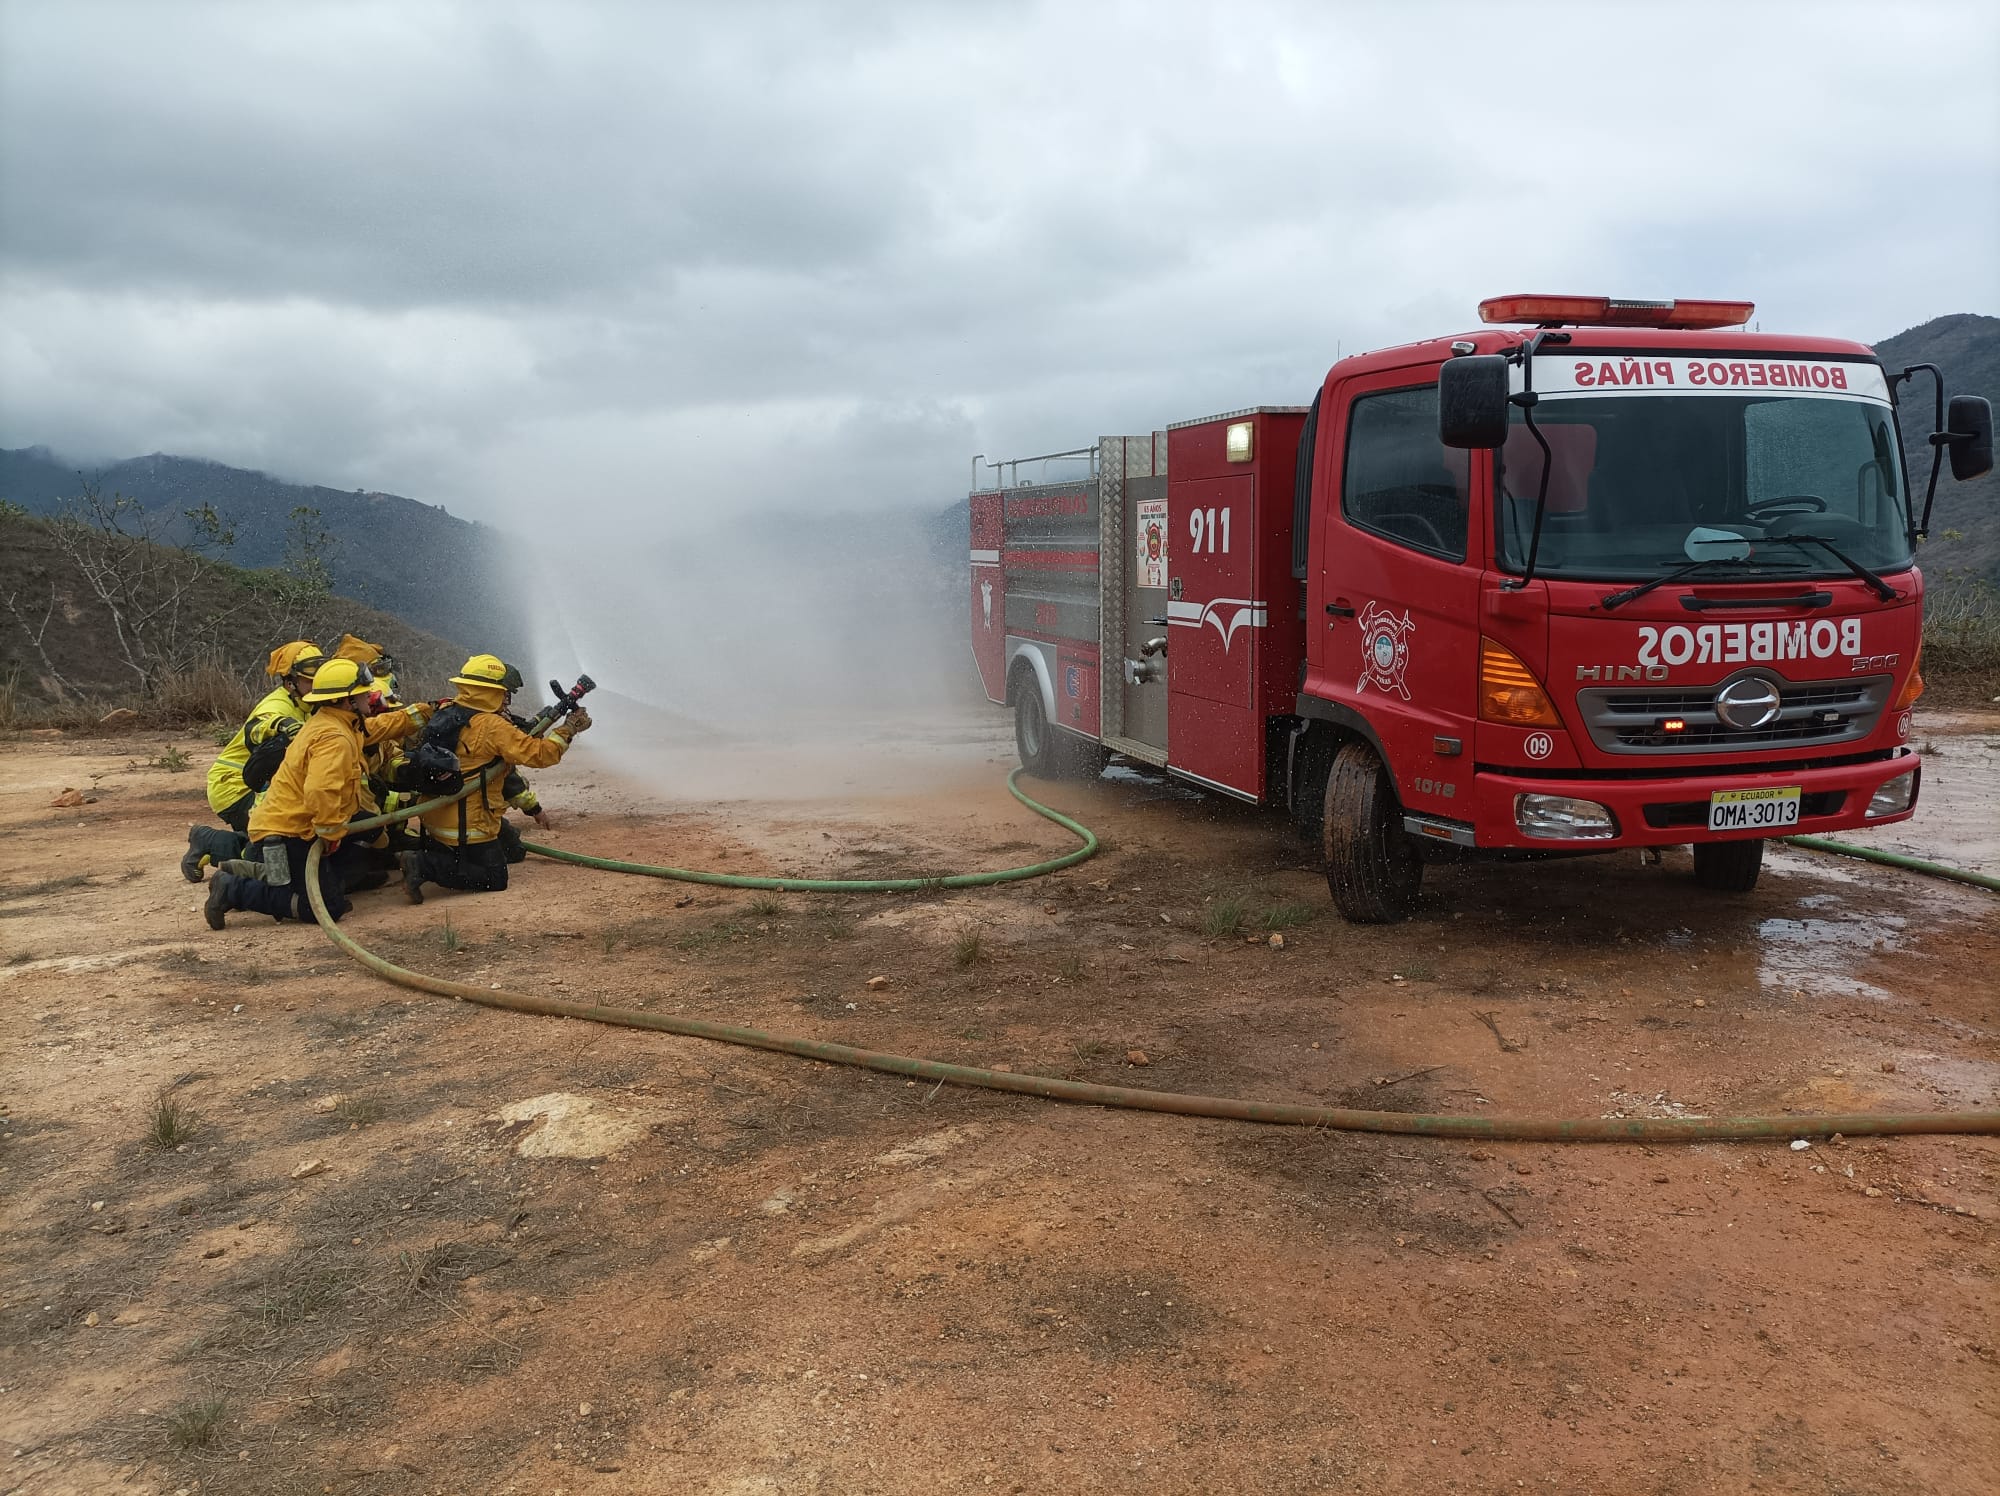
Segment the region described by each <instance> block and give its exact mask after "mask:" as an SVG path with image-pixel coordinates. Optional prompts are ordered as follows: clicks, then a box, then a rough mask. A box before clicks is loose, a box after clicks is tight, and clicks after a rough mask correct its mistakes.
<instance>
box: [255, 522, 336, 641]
mask: <svg viewBox="0 0 2000 1496" xmlns="http://www.w3.org/2000/svg"><path fill="white" fill-rule="evenodd" d="M337 544H339V537H338V536H336V535H335V534H334V533H333V532H332V531H331V530H329V529H327V528H326V527H325V526H324V525H323V524H321V523H320V513H319V511H318V510H317V509H314V508H312V507H311V506H310V505H305V504H301V505H299V506H298V507H297V508H296V509H294V510H293V511H292V512H291V515H290V517H289V518H288V520H287V521H286V524H285V549H284V559H283V560H282V561H280V562H279V564H278V566H277V567H276V569H275V570H274V571H273V572H272V573H271V577H272V582H271V584H270V597H271V604H272V610H273V612H274V613H275V615H276V617H275V620H274V621H275V623H276V632H277V633H278V634H280V635H283V636H285V637H288V638H298V637H300V636H301V635H303V634H305V633H306V632H307V631H308V630H309V629H310V628H311V627H312V626H313V625H314V624H316V623H317V622H318V621H319V619H320V617H321V615H322V614H324V613H325V611H326V605H327V603H328V601H329V600H330V599H331V598H332V597H333V570H332V567H331V566H330V565H329V564H328V558H329V557H330V556H331V555H332V553H333V548H334V547H335V546H336V545H337Z"/></svg>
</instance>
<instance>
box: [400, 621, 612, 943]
mask: <svg viewBox="0 0 2000 1496" xmlns="http://www.w3.org/2000/svg"><path fill="white" fill-rule="evenodd" d="M451 683H452V684H453V685H455V686H457V687H458V688H459V689H458V695H457V696H455V697H454V698H453V699H452V701H451V703H450V704H449V705H448V706H442V707H440V708H438V710H437V712H436V713H435V714H434V715H433V716H432V717H431V720H430V722H429V724H428V725H427V726H426V727H425V728H424V735H423V738H422V740H421V741H420V742H419V743H418V745H417V748H416V749H415V751H414V753H413V755H412V756H413V757H415V756H417V755H421V754H424V753H425V752H426V751H427V750H428V751H432V752H435V751H438V750H444V751H448V752H451V753H454V754H456V756H457V761H458V768H459V772H460V773H461V774H462V775H463V776H464V778H465V779H466V780H467V781H471V780H477V781H478V783H479V788H477V789H476V790H474V791H473V792H472V793H471V794H470V795H467V796H466V797H465V798H464V799H462V800H460V801H459V802H458V803H457V804H456V805H446V806H441V807H439V808H438V809H436V810H429V811H425V812H424V817H423V823H422V829H421V830H420V831H419V833H418V837H419V840H418V843H417V850H416V851H414V852H405V853H404V854H403V856H402V863H403V890H404V892H405V893H407V894H408V895H409V899H410V902H411V903H413V904H421V903H422V902H423V901H424V892H423V886H424V884H426V883H436V884H438V885H439V886H440V887H444V888H459V889H465V890H467V891H468V892H487V891H491V890H495V889H501V888H505V887H506V886H507V856H506V852H505V849H504V848H503V847H502V845H501V843H500V824H501V817H502V816H503V815H505V814H506V810H507V795H506V788H505V784H506V779H507V775H508V771H509V770H510V769H513V768H527V769H546V768H548V767H549V766H550V765H551V764H555V763H559V762H561V760H562V756H563V754H564V753H565V752H566V751H567V750H568V748H569V744H570V740H571V739H572V738H574V737H575V736H576V735H577V734H578V733H580V732H583V731H585V730H586V729H588V728H589V726H590V714H589V713H588V712H586V711H584V710H582V709H581V708H578V709H577V710H575V711H573V712H571V713H570V714H569V716H568V717H567V718H565V719H564V720H563V721H562V722H561V723H560V724H558V725H557V726H556V727H554V728H552V729H550V731H549V733H548V735H547V736H546V737H539V738H538V737H533V736H531V735H530V734H528V733H526V732H523V731H522V730H521V729H520V728H518V727H516V726H515V725H514V724H513V723H512V722H511V721H509V720H508V717H507V704H508V702H509V701H511V700H512V699H513V695H514V692H515V691H516V690H517V689H519V687H520V685H521V672H520V671H518V670H516V669H514V668H513V666H511V665H509V664H507V663H506V662H505V661H504V660H502V659H501V658H500V657H499V656H498V655H490V654H486V655H474V656H473V657H472V658H471V659H469V660H467V661H466V662H465V668H464V669H463V670H461V671H460V672H459V673H458V674H457V675H454V676H453V677H452V678H451Z"/></svg>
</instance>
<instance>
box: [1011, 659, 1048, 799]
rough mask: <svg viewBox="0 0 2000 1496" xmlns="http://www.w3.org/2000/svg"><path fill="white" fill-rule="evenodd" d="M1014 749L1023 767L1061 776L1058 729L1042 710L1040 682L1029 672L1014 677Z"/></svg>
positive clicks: (1041, 776)
mask: <svg viewBox="0 0 2000 1496" xmlns="http://www.w3.org/2000/svg"><path fill="white" fill-rule="evenodd" d="M1014 751H1015V752H1016V753H1018V754H1020V755H1021V767H1022V768H1024V769H1026V770H1027V771H1028V772H1029V773H1030V774H1033V775H1034V776H1035V777H1036V778H1038V779H1054V778H1057V777H1058V773H1057V748H1056V730H1055V729H1054V728H1053V727H1051V726H1049V714H1048V713H1047V712H1045V711H1043V710H1042V691H1041V687H1040V685H1039V684H1038V683H1037V682H1036V680H1035V677H1034V676H1033V675H1032V674H1029V673H1027V672H1025V671H1024V672H1023V673H1022V674H1020V675H1018V676H1016V677H1015V678H1014Z"/></svg>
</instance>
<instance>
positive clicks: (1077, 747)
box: [1014, 671, 1107, 779]
mask: <svg viewBox="0 0 2000 1496" xmlns="http://www.w3.org/2000/svg"><path fill="white" fill-rule="evenodd" d="M1014 749H1015V751H1016V752H1017V753H1019V754H1020V755H1021V767H1022V768H1024V769H1026V770H1027V771H1028V772H1029V773H1030V774H1033V775H1034V776H1035V777H1036V778H1037V779H1095V778H1096V777H1097V776H1098V775H1099V774H1102V773H1103V772H1104V762H1105V758H1106V756H1107V755H1106V752H1105V748H1104V745H1103V744H1102V743H1100V742H1097V741H1096V740H1095V739H1093V738H1085V737H1078V736H1077V735H1076V734H1075V733H1072V732H1061V731H1059V730H1057V729H1056V728H1055V727H1052V726H1051V725H1050V724H1049V714H1048V712H1047V711H1046V710H1045V709H1044V708H1043V706H1042V693H1041V691H1040V690H1039V689H1038V687H1037V685H1036V682H1035V678H1034V676H1032V675H1030V674H1028V673H1026V672H1025V671H1024V672H1023V673H1022V674H1021V676H1020V677H1019V679H1017V680H1016V681H1015V682H1014Z"/></svg>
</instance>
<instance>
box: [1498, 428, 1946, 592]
mask: <svg viewBox="0 0 2000 1496" xmlns="http://www.w3.org/2000/svg"><path fill="white" fill-rule="evenodd" d="M1513 421H1514V424H1513V426H1512V429H1511V430H1510V431H1509V432H1508V437H1507V442H1506V445H1505V446H1504V447H1503V448H1502V449H1501V451H1500V453H1499V454H1498V458H1499V460H1498V462H1497V463H1496V468H1497V472H1498V493H1497V495H1496V499H1495V514H1496V524H1497V528H1498V536H1497V551H1498V555H1499V558H1500V565H1501V567H1502V568H1503V569H1505V570H1509V571H1514V572H1519V571H1522V570H1524V569H1525V566H1526V562H1527V557H1528V550H1529V543H1530V537H1531V536H1532V534H1533V531H1534V526H1535V500H1536V495H1537V493H1538V492H1539V490H1540V487H1541V482H1542V464H1543V457H1542V449H1541V447H1540V445H1539V444H1538V443H1537V442H1536V441H1535V439H1534V437H1533V435H1532V433H1530V432H1529V431H1528V430H1527V428H1526V426H1525V425H1524V424H1523V422H1522V412H1521V411H1520V409H1519V408H1518V407H1517V408H1516V409H1515V411H1514V417H1513ZM1893 422H1894V413H1893V411H1892V410H1891V408H1890V407H1888V406H1887V405H1883V404H1880V403H1878V402H1876V401H1872V400H1857V399H1829V398H1823V397H1814V396H1798V395H1785V396H1775V397H1772V396H1765V397H1753V396H1747V395H1746V396H1737V395H1720V394H1701V395H1693V394H1682V395H1639V394H1619V395H1592V396H1582V397H1570V396H1563V397H1555V398H1545V399H1544V400H1543V401H1542V402H1541V403H1540V404H1539V405H1538V406H1537V407H1536V409H1535V423H1536V425H1537V426H1539V427H1540V429H1541V433H1542V435H1543V436H1544V437H1545V438H1546V439H1547V441H1548V444H1549V454H1550V458H1549V461H1550V465H1549V474H1548V479H1549V482H1548V502H1547V508H1546V512H1545V513H1544V515H1543V520H1542V539H1541V550H1540V554H1539V555H1538V556H1537V558H1536V562H1535V572H1536V574H1537V575H1538V576H1557V577H1587V578H1592V579H1601V580H1607V581H1610V580H1640V579H1645V578H1649V577H1657V576H1659V575H1661V574H1662V573H1664V572H1667V571H1670V570H1673V569H1675V568H1679V567H1686V566H1688V565H1689V563H1690V562H1695V561H1700V562H1705V563H1707V564H1705V565H1703V567H1702V568H1701V571H1700V576H1701V578H1702V580H1704V581H1715V580H1721V579H1726V578H1729V577H1731V576H1744V577H1749V576H1755V577H1758V578H1760V579H1768V578H1771V577H1773V576H1783V577H1788V578H1789V577H1800V578H1803V577H1824V576H1842V575H1848V574H1850V573H1852V572H1853V570H1854V568H1853V566H1851V565H1850V564H1848V563H1849V561H1850V560H1851V561H1852V562H1855V563H1859V565H1860V566H1862V567H1865V568H1867V569H1868V570H1870V571H1874V572H1884V571H1889V572H1893V571H1899V570H1902V569H1904V568H1906V567H1908V566H1909V565H1910V561H1911V555H1910V538H1909V516H1908V510H1907V507H1906V500H1905V495H1904V492H1903V472H1902V463H1901V460H1900V457H1899V455H1898V446H1897V439H1896V432H1895V427H1894V424H1893ZM1786 537H1797V538H1796V539H1787V538H1786ZM1808 537H1811V539H1808Z"/></svg>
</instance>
